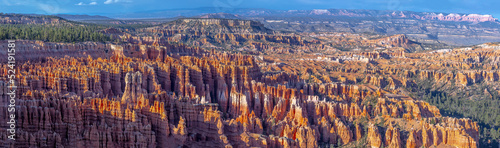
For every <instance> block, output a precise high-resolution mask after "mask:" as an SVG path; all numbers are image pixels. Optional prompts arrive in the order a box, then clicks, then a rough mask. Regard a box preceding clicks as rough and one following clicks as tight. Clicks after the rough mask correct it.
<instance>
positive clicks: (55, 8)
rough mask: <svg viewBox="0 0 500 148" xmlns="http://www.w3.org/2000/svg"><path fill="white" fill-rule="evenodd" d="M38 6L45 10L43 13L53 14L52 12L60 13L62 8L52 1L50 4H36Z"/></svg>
mask: <svg viewBox="0 0 500 148" xmlns="http://www.w3.org/2000/svg"><path fill="white" fill-rule="evenodd" d="M38 8H39V9H40V10H42V11H45V13H49V14H54V13H61V12H63V10H62V9H61V8H59V5H58V4H55V3H52V4H38Z"/></svg>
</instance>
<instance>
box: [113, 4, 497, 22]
mask: <svg viewBox="0 0 500 148" xmlns="http://www.w3.org/2000/svg"><path fill="white" fill-rule="evenodd" d="M213 13H226V14H234V15H239V16H243V17H270V16H275V17H278V16H279V17H297V16H310V17H314V16H323V17H325V16H348V17H381V18H409V19H418V20H439V21H454V22H476V23H477V22H498V19H497V18H494V17H493V16H491V15H481V14H462V13H436V12H413V11H393V10H359V9H313V10H271V9H250V8H211V7H205V8H196V9H172V10H157V11H145V12H137V13H129V14H117V15H110V17H113V18H171V17H179V16H183V17H194V16H200V15H205V14H213Z"/></svg>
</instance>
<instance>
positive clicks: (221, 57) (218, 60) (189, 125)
mask: <svg viewBox="0 0 500 148" xmlns="http://www.w3.org/2000/svg"><path fill="white" fill-rule="evenodd" d="M128 39H129V40H130V43H128V44H119V45H108V44H106V45H100V44H96V45H92V46H90V45H89V43H81V44H63V45H62V44H52V43H40V42H38V43H36V44H31V45H30V44H28V45H29V46H28V45H27V47H26V49H25V50H23V48H20V52H23V51H26V50H28V49H30V48H33V49H35V50H34V51H33V52H40V53H43V52H48V51H51V50H48V51H47V50H44V49H46V48H58V49H66V48H68V49H71V50H65V52H58V51H57V50H56V52H58V54H59V53H60V54H61V56H54V57H47V58H43V60H36V59H37V58H41V57H44V56H45V55H41V56H39V57H36V56H28V57H20V59H23V58H24V60H25V61H22V60H20V63H19V64H18V65H17V67H16V68H17V71H18V72H19V73H20V74H19V75H17V77H18V79H17V81H18V82H19V83H18V85H19V86H18V90H17V91H16V94H17V96H19V99H18V101H16V102H17V103H16V105H17V106H16V112H15V113H16V119H17V122H16V127H17V132H16V141H15V142H14V141H10V140H7V137H6V135H8V134H7V133H6V130H5V129H6V128H8V127H6V126H4V125H2V126H1V128H2V130H1V134H0V135H2V136H0V139H1V140H0V141H2V145H9V146H10V147H61V146H64V147H178V146H187V147H202V146H203V147H319V146H328V145H337V146H341V145H345V146H349V145H354V144H355V143H358V142H360V141H363V140H366V141H367V143H364V144H366V145H367V146H371V147H381V146H384V147H385V146H389V147H401V146H406V147H420V146H457V147H477V145H478V144H477V142H478V140H479V133H478V128H479V126H478V124H477V123H476V122H474V121H472V120H470V119H457V118H451V117H443V116H442V115H441V113H440V111H439V109H437V108H436V107H435V106H432V105H430V104H429V103H427V102H424V101H421V100H418V99H417V98H411V97H406V96H404V95H402V93H400V92H397V91H394V90H395V89H391V88H389V89H385V88H383V86H378V85H393V86H394V87H395V88H397V87H400V86H402V85H403V84H405V85H410V84H411V83H412V81H411V80H407V81H401V82H399V81H396V80H401V79H399V78H397V77H394V78H393V79H385V78H383V79H372V78H368V77H367V80H366V81H367V82H369V83H373V84H374V85H364V84H348V82H345V83H341V82H335V83H330V82H321V80H319V81H320V82H319V83H312V82H311V83H306V82H305V80H306V79H304V78H302V77H303V76H304V75H302V74H301V73H297V74H294V72H290V71H288V70H285V69H284V70H283V71H282V72H280V73H271V72H269V70H267V68H273V67H274V66H269V67H268V66H263V64H265V62H262V61H260V60H256V59H258V58H257V57H254V56H250V55H242V54H230V53H224V52H219V51H215V50H212V51H203V50H200V49H198V48H193V47H186V46H182V45H179V44H168V42H166V41H161V40H155V39H151V40H149V39H148V38H144V37H130V38H128ZM26 43H32V42H26ZM87 46H88V47H87ZM80 47H82V49H81V48H80ZM83 47H85V48H83ZM100 47H102V48H100ZM87 49H95V50H96V52H95V53H93V52H90V53H88V54H87V55H86V56H77V55H81V54H80V52H84V51H87ZM106 50H108V51H107V52H105V51H106ZM66 51H67V52H66ZM88 51H92V50H88ZM97 51H100V52H97ZM54 55H57V54H54ZM62 55H67V56H62ZM365 55H366V56H368V55H370V54H368V53H366V54H365ZM394 55H397V54H394ZM432 55H435V56H437V55H438V54H431V55H430V56H432ZM408 56H413V55H408V54H404V55H402V56H399V57H393V56H389V57H388V58H389V59H401V60H403V59H405V57H408ZM415 56H421V55H417V54H416V55H415ZM372 58H374V59H377V60H382V61H383V60H384V59H385V60H387V59H386V58H383V57H380V56H375V55H373V56H372ZM28 60H30V61H37V62H27V61H28ZM289 60H293V59H289ZM307 63H310V62H303V64H307ZM315 63H316V62H312V63H311V64H315ZM348 63H349V62H348ZM346 64H347V63H346ZM301 67H302V68H306V67H308V66H302V65H300V64H297V67H296V68H301ZM1 68H2V70H1V71H0V75H1V76H2V81H3V82H4V83H3V85H2V88H1V89H0V90H4V91H2V93H1V94H0V95H2V96H3V97H4V98H5V97H8V96H7V94H6V93H5V92H7V91H6V89H7V85H6V83H5V82H6V80H7V79H6V75H7V72H6V70H7V68H8V67H7V66H6V65H5V64H3V65H2V66H1ZM282 68H285V67H282ZM311 68H313V67H311ZM288 69H290V68H288ZM385 70H386V71H383V70H376V69H373V71H371V72H372V73H381V72H393V73H396V72H397V71H396V70H395V69H392V70H391V69H389V68H387V69H385ZM301 71H305V72H307V71H311V70H301ZM313 71H314V70H313ZM342 71H352V72H354V71H356V69H347V68H344V69H342ZM368 72H369V71H367V73H368ZM401 73H405V74H407V75H421V77H422V78H426V77H425V76H433V77H434V76H435V75H436V74H433V75H431V74H429V72H426V71H411V70H407V71H401ZM426 73H427V75H425V74H426ZM389 80H390V81H389ZM493 80H494V79H493ZM377 81H379V82H377ZM386 81H387V82H386ZM400 83H401V84H400ZM397 96H400V97H397ZM401 96H403V97H401ZM5 100H7V99H2V105H1V106H0V108H2V109H0V114H1V115H2V116H7V115H8V112H7V107H8V106H7V102H6V101H5ZM6 119H7V118H1V119H0V120H1V122H4V123H5V122H7V121H6Z"/></svg>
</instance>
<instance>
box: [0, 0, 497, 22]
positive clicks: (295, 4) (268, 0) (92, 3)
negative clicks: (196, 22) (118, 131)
mask: <svg viewBox="0 0 500 148" xmlns="http://www.w3.org/2000/svg"><path fill="white" fill-rule="evenodd" d="M499 6H500V1H499V0H483V1H481V2H478V1H474V0H441V1H440V0H0V12H3V13H38V14H57V13H65V14H88V15H113V14H123V13H133V12H144V11H154V10H166V9H181V8H198V7H234V8H267V9H280V10H294V9H328V8H337V9H376V10H409V11H421V12H447V13H478V14H491V15H493V16H494V17H495V18H499V17H500V9H499Z"/></svg>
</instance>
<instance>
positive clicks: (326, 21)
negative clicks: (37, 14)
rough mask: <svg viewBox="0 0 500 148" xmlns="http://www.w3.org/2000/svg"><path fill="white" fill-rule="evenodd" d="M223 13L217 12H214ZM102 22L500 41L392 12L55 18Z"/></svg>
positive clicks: (479, 29) (498, 28)
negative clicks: (249, 24) (211, 22)
mask: <svg viewBox="0 0 500 148" xmlns="http://www.w3.org/2000/svg"><path fill="white" fill-rule="evenodd" d="M220 12H223V13H220ZM57 16H60V17H62V18H65V19H69V20H74V21H84V22H89V23H102V24H106V23H108V24H153V25H154V24H159V23H163V22H168V21H172V20H175V19H176V18H186V17H188V18H222V19H243V20H254V21H259V22H261V23H262V24H264V25H265V26H266V27H267V28H270V29H272V30H278V31H291V32H349V33H375V34H384V35H395V34H406V35H407V36H408V37H409V38H411V39H413V40H416V41H419V42H422V43H445V44H450V45H475V44H481V43H486V42H499V41H500V22H499V21H498V19H497V18H494V17H493V16H491V15H482V14H461V13H436V12H413V11H392V10H348V9H313V10H270V9H247V8H210V7H205V8H197V9H175V10H157V11H144V12H137V13H130V14H117V15H109V16H88V15H57Z"/></svg>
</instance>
